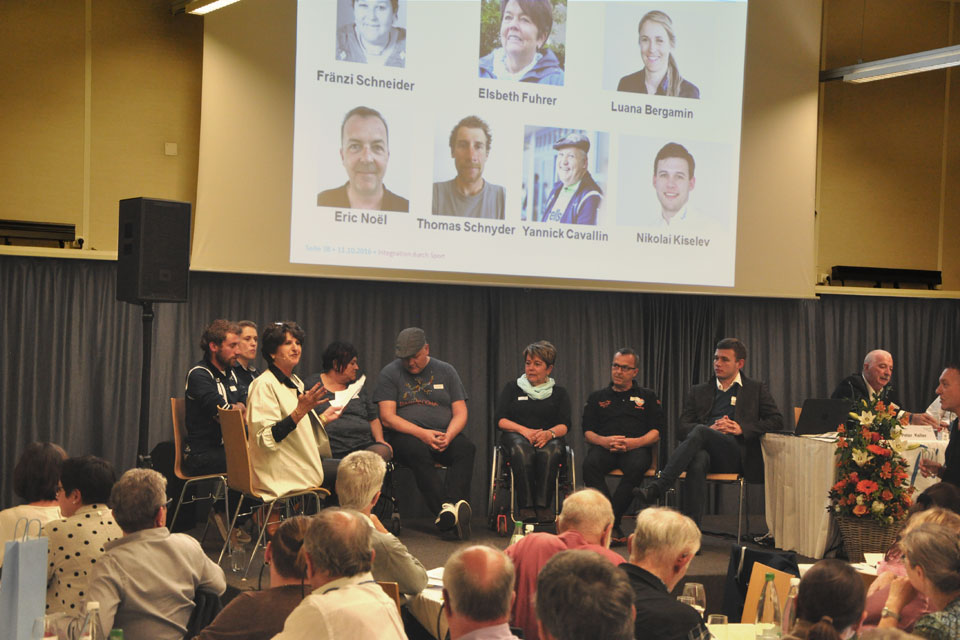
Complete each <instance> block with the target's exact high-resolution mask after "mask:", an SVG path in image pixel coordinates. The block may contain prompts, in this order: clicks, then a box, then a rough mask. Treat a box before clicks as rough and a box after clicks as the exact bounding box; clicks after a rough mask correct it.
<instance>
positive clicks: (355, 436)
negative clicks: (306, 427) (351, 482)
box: [305, 342, 393, 461]
mask: <svg viewBox="0 0 960 640" xmlns="http://www.w3.org/2000/svg"><path fill="white" fill-rule="evenodd" d="M357 357H358V356H357V348H356V347H354V346H353V345H352V344H350V343H349V342H331V343H330V344H329V345H327V348H326V349H325V350H324V352H323V373H320V374H314V375H312V376H310V377H309V378H307V380H306V383H305V384H306V386H307V387H312V386H313V385H315V384H316V383H317V382H319V383H321V384H322V385H323V388H324V389H326V390H327V396H326V399H327V400H332V399H333V396H334V394H335V393H336V392H337V391H343V390H344V389H346V388H347V387H349V386H350V385H351V384H353V383H354V382H356V380H357V372H358V371H360V364H359V363H358V361H357ZM366 382H370V381H369V380H367V381H366ZM370 398H371V391H370V388H369V387H368V386H366V384H365V385H364V387H363V388H362V389H360V393H358V394H357V395H356V396H354V397H353V399H352V400H351V401H350V402H349V403H347V406H345V407H344V408H343V411H342V412H341V413H340V418H339V419H338V420H337V421H336V422H335V423H333V424H329V425H327V435H328V436H330V449H331V451H333V457H334V458H344V457H346V455H347V454H348V453H353V452H354V451H360V450H362V449H369V450H370V451H373V452H374V453H376V454H377V455H379V456H382V457H383V459H384V460H387V461H389V460H390V459H391V458H393V448H392V447H391V446H390V445H389V444H387V441H386V440H384V437H383V426H381V424H380V417H379V414H378V413H377V405H375V404H374V403H373V401H372V400H371V399H370Z"/></svg>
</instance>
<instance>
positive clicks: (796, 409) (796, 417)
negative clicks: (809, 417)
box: [793, 407, 803, 429]
mask: <svg viewBox="0 0 960 640" xmlns="http://www.w3.org/2000/svg"><path fill="white" fill-rule="evenodd" d="M801 411H803V407H794V408H793V427H794V429H796V427H797V423H798V422H800V412H801Z"/></svg>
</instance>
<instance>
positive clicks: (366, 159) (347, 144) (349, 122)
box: [317, 105, 410, 211]
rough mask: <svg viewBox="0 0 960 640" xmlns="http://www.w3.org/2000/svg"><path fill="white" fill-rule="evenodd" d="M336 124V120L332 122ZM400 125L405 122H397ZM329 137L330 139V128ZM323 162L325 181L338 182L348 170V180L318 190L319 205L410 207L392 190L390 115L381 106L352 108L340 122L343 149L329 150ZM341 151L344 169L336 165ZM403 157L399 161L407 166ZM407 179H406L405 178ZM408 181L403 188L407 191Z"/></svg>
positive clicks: (404, 209) (380, 208)
mask: <svg viewBox="0 0 960 640" xmlns="http://www.w3.org/2000/svg"><path fill="white" fill-rule="evenodd" d="M329 124H331V125H332V123H329ZM397 124H398V126H401V125H402V122H400V123H397ZM325 134H326V135H325V136H324V137H325V139H326V140H327V141H329V140H330V135H329V132H325ZM324 153H325V154H326V155H325V156H324V158H323V161H321V162H320V163H319V164H320V166H321V167H322V171H321V176H322V177H323V178H324V179H325V180H324V182H326V183H328V184H334V183H335V181H336V180H338V178H337V177H335V176H337V174H339V173H340V172H341V171H343V172H345V173H346V178H347V181H346V182H345V183H343V184H340V185H339V186H335V187H334V186H331V187H330V188H327V189H325V190H324V191H321V192H320V193H319V194H317V206H318V207H338V208H350V209H364V210H368V211H409V210H410V203H409V202H408V201H407V199H406V198H404V197H402V196H400V195H398V194H396V193H394V192H392V191H390V189H388V188H387V187H386V184H385V176H386V174H387V169H388V167H389V166H390V157H391V156H390V132H389V128H388V124H387V118H386V116H385V115H384V114H382V113H381V112H380V111H378V110H377V109H374V108H372V107H368V106H363V105H360V106H356V107H353V108H351V109H350V110H348V111H347V112H346V113H345V114H344V116H343V120H342V122H341V123H340V137H339V151H338V152H334V151H333V150H332V149H329V150H325V151H324ZM334 153H339V157H340V165H341V167H342V169H341V170H340V171H338V170H337V168H336V166H335V165H334ZM404 164H406V163H404V162H403V160H402V159H401V160H399V165H400V166H403V165H404ZM403 182H404V183H405V182H406V181H403ZM405 187H406V185H405V184H404V188H403V191H404V192H405V191H406V188H405Z"/></svg>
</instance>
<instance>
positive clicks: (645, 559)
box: [620, 507, 709, 640]
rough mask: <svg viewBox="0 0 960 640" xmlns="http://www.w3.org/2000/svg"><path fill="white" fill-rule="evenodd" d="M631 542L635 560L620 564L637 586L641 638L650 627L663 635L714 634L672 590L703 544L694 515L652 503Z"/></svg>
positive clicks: (671, 638) (663, 638)
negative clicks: (671, 593)
mask: <svg viewBox="0 0 960 640" xmlns="http://www.w3.org/2000/svg"><path fill="white" fill-rule="evenodd" d="M629 545H630V559H629V560H628V561H627V562H625V563H623V564H621V565H620V568H621V569H623V570H624V571H626V573H627V577H628V578H629V579H630V584H631V586H632V587H633V592H634V600H633V604H634V608H635V610H636V616H637V617H636V622H635V629H636V637H638V638H643V637H645V635H646V634H647V633H648V632H649V630H650V629H656V630H657V638H659V639H660V640H688V638H690V637H694V638H707V637H709V636H708V635H707V633H706V632H707V629H706V627H704V626H703V618H701V617H700V614H699V613H697V610H696V609H694V608H693V607H691V606H690V605H688V604H684V603H682V602H678V601H677V600H676V598H674V597H673V596H672V595H670V592H671V591H673V589H674V587H676V586H677V584H678V583H679V582H680V580H682V579H683V577H684V576H685V575H686V574H687V569H689V568H690V561H691V560H693V558H694V556H695V555H696V554H697V550H698V549H699V548H700V530H699V529H697V525H696V524H694V522H693V520H692V519H690V518H689V517H687V516H685V515H682V514H680V513H677V512H676V511H674V510H673V509H668V508H666V507H649V508H647V509H644V510H643V511H641V512H640V513H639V514H637V524H636V528H635V529H634V531H633V534H631V535H630V539H629ZM691 634H693V635H691Z"/></svg>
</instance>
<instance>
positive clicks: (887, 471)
mask: <svg viewBox="0 0 960 640" xmlns="http://www.w3.org/2000/svg"><path fill="white" fill-rule="evenodd" d="M891 476H893V470H892V469H891V468H890V463H889V462H884V463H883V466H882V467H880V477H881V478H883V479H884V480H889V479H890V477H891Z"/></svg>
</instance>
